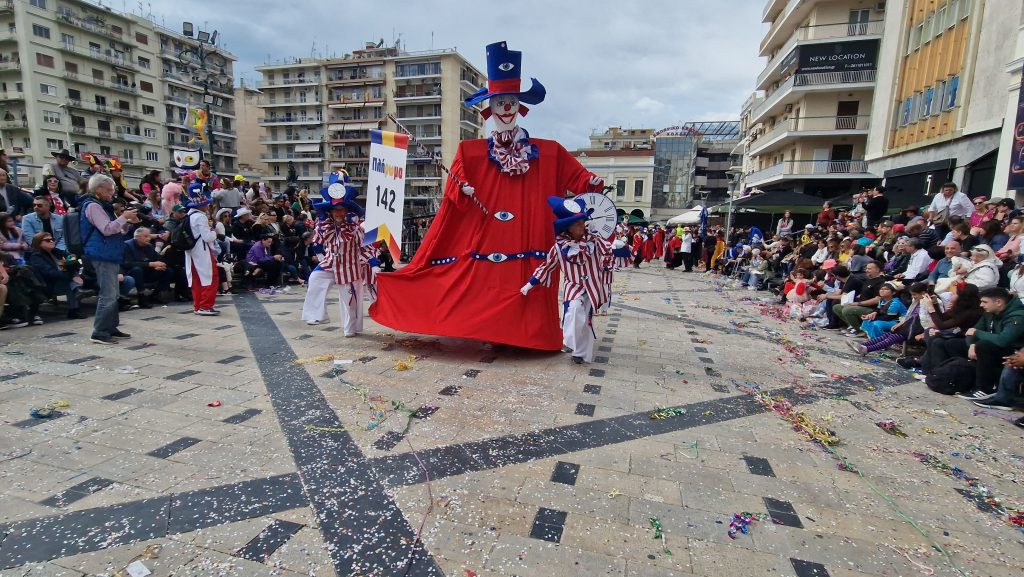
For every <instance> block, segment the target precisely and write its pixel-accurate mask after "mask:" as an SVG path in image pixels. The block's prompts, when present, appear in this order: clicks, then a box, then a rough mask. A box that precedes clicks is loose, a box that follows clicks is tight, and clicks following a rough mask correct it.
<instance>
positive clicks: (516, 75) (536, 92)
mask: <svg viewBox="0 0 1024 577" xmlns="http://www.w3.org/2000/svg"><path fill="white" fill-rule="evenodd" d="M522 60H523V53H522V52H517V51H515V50H509V49H508V46H507V45H506V44H505V42H504V41H501V42H495V43H494V44H488V45H487V86H486V87H485V88H481V89H480V90H478V91H477V92H476V94H474V95H472V96H470V97H469V98H467V99H466V100H465V102H466V106H473V105H474V104H477V103H479V102H483V101H484V100H487V99H488V98H490V97H492V96H497V95H499V94H511V95H513V96H516V97H518V98H519V101H520V102H522V103H523V104H540V103H541V102H544V95H545V94H547V90H545V89H544V85H543V84H541V83H540V82H537V79H536V78H531V79H530V83H531V84H530V89H529V90H527V91H526V92H523V90H522V85H521V79H522V72H521V71H520V64H521V63H522Z"/></svg>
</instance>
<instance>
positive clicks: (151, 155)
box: [146, 151, 160, 162]
mask: <svg viewBox="0 0 1024 577" xmlns="http://www.w3.org/2000/svg"><path fill="white" fill-rule="evenodd" d="M146 160H148V161H149V162H160V153H158V152H150V151H146Z"/></svg>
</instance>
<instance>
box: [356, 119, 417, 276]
mask: <svg viewBox="0 0 1024 577" xmlns="http://www.w3.org/2000/svg"><path fill="white" fill-rule="evenodd" d="M408 152H409V137H408V135H405V134H399V133H397V132H387V131H384V130H371V131H370V176H369V179H368V180H367V183H366V220H365V221H364V222H363V228H364V229H365V230H366V237H365V238H364V239H363V244H371V243H374V242H377V241H384V244H386V245H387V247H388V250H389V251H390V252H391V256H392V258H394V259H395V262H398V260H399V257H400V256H401V252H402V215H403V212H404V206H405V160H406V157H407V156H408Z"/></svg>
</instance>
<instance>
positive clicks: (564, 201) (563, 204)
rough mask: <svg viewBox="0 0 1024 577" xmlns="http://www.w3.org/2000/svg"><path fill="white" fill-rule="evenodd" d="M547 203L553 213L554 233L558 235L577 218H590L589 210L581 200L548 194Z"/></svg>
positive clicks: (567, 228)
mask: <svg viewBox="0 0 1024 577" xmlns="http://www.w3.org/2000/svg"><path fill="white" fill-rule="evenodd" d="M548 205H549V206H550V207H551V211H552V212H554V213H555V235H556V236H557V235H560V234H562V233H563V232H565V231H567V230H569V225H571V224H572V223H574V222H576V221H577V220H587V219H589V218H590V211H588V210H587V207H586V206H584V205H583V203H582V202H580V201H578V200H576V199H575V198H562V197H560V196H549V197H548Z"/></svg>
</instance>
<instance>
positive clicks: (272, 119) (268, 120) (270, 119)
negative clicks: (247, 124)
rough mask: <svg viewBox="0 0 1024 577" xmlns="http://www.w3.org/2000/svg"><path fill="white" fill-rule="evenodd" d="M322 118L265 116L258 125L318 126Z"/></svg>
mask: <svg viewBox="0 0 1024 577" xmlns="http://www.w3.org/2000/svg"><path fill="white" fill-rule="evenodd" d="M321 122H323V119H322V118H318V117H316V116H267V117H264V118H260V119H259V123H260V124H285V123H288V124H320V123H321Z"/></svg>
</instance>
